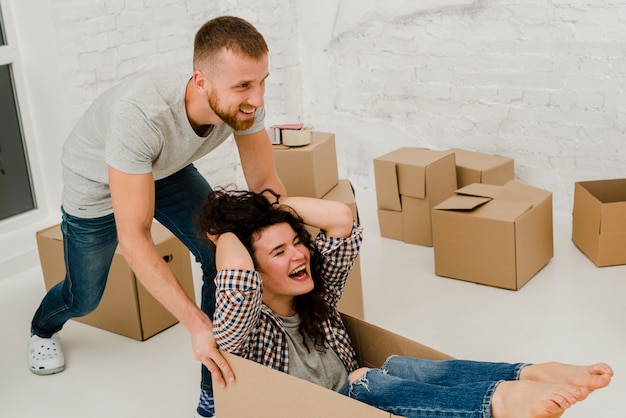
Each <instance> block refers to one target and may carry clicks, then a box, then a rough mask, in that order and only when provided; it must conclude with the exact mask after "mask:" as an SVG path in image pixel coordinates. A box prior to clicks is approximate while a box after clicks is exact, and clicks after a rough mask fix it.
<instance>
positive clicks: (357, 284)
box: [308, 179, 365, 319]
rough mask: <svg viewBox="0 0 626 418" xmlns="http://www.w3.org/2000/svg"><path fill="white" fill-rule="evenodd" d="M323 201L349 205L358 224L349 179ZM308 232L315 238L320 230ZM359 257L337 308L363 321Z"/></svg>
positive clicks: (357, 212)
mask: <svg viewBox="0 0 626 418" xmlns="http://www.w3.org/2000/svg"><path fill="white" fill-rule="evenodd" d="M322 199H326V200H332V201H335V202H342V203H345V204H346V205H348V207H350V209H351V210H352V217H353V218H354V219H355V220H356V221H357V222H358V221H359V211H358V209H357V205H356V198H355V196H354V188H353V187H352V184H351V183H350V180H348V179H341V180H339V182H338V183H337V185H336V186H335V187H333V188H332V189H331V190H330V191H329V192H328V193H326V195H324V197H323V198H322ZM308 230H309V232H310V233H311V235H312V236H313V237H315V236H316V235H317V234H318V232H319V229H318V228H314V227H311V226H308ZM360 260H361V259H360V257H357V258H356V260H355V262H354V268H353V269H352V272H351V273H350V276H349V277H348V280H347V281H346V287H345V288H344V291H343V296H342V297H341V299H340V300H339V304H338V305H337V308H338V309H339V311H340V312H343V313H346V314H348V315H351V316H354V317H357V318H360V319H363V318H364V317H365V308H364V306H363V285H362V280H361V261H360Z"/></svg>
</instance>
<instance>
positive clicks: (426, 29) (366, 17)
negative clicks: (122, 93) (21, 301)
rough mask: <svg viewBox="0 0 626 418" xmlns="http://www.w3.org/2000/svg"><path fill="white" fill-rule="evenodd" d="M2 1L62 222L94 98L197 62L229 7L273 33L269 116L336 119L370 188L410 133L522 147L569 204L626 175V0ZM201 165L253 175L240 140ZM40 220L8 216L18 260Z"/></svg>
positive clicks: (321, 124) (47, 202)
mask: <svg viewBox="0 0 626 418" xmlns="http://www.w3.org/2000/svg"><path fill="white" fill-rule="evenodd" d="M0 4H1V5H2V7H3V10H4V11H5V20H6V19H7V18H8V19H11V22H12V25H11V27H12V29H11V30H13V31H14V33H13V35H14V36H13V38H12V39H13V40H14V42H15V43H17V46H18V47H19V48H20V51H21V52H20V53H21V55H22V57H23V65H24V69H25V71H24V72H25V74H26V76H25V78H24V79H23V80H21V81H20V83H22V84H21V86H22V90H23V91H24V92H25V93H24V94H25V95H26V100H25V103H24V104H23V105H24V106H23V107H24V108H23V109H22V111H23V112H25V114H26V115H27V117H26V119H27V123H29V124H30V127H29V128H28V135H29V139H28V141H29V144H30V147H29V148H30V153H31V160H32V163H33V166H35V167H37V168H36V170H35V174H36V177H37V179H36V181H37V187H38V199H39V203H40V205H41V209H40V211H39V212H38V214H37V215H36V217H37V220H38V222H39V224H41V223H45V222H53V221H57V220H58V212H59V210H58V206H59V203H60V202H59V194H60V187H61V186H60V184H61V179H60V165H59V163H58V158H59V155H60V149H61V145H62V143H63V140H64V137H65V135H66V134H67V132H68V131H69V129H71V127H72V125H73V123H74V122H75V121H76V120H77V119H78V118H79V117H80V115H81V114H82V112H83V111H84V109H85V108H86V107H87V106H88V105H89V103H90V102H91V101H92V100H93V99H94V98H95V97H96V96H97V95H98V94H99V93H100V92H102V91H103V90H104V89H106V88H107V87H109V86H111V85H112V84H114V83H115V82H117V81H118V80H119V79H122V78H124V77H126V76H129V75H131V74H134V73H137V72H140V71H142V70H144V69H146V68H152V67H154V66H158V65H161V64H169V63H173V62H184V61H186V60H189V59H190V57H191V44H192V39H193V34H194V33H195V31H196V29H197V28H198V27H199V26H200V25H201V24H202V23H203V22H204V21H206V20H207V19H209V18H211V17H214V16H217V15H220V14H234V15H238V16H241V17H243V18H246V19H248V20H249V21H251V22H252V23H253V24H255V25H256V26H257V27H258V29H259V30H260V31H261V32H262V33H263V34H264V35H265V37H266V40H267V41H268V44H269V47H270V72H271V75H270V79H269V80H268V86H267V95H266V102H267V109H268V124H272V123H277V122H294V121H303V122H305V123H307V124H310V125H312V126H313V127H314V128H315V129H318V130H326V131H331V132H335V134H336V138H337V146H338V160H339V170H340V175H341V176H342V177H347V178H350V180H351V181H352V182H353V184H354V185H355V186H356V187H357V188H373V187H374V181H373V169H372V159H373V158H375V157H376V156H378V155H381V154H383V153H385V152H388V151H391V150H393V149H395V148H398V147H400V146H419V147H429V148H434V149H447V148H451V147H463V148H467V149H471V150H477V151H481V152H488V153H497V154H502V155H506V156H509V157H512V158H514V159H515V162H516V175H517V178H518V179H519V180H520V181H523V182H526V183H529V184H533V185H536V186H539V187H543V188H546V189H548V190H551V191H553V192H554V207H555V209H557V210H562V211H569V210H571V205H572V193H573V184H574V182H575V181H578V180H589V179H598V178H612V177H626V175H625V172H624V171H625V170H624V161H625V159H626V137H625V134H624V132H625V130H626V117H625V114H624V111H623V109H624V108H625V107H626V95H625V86H626V84H625V83H626V82H625V81H624V80H626V77H625V75H626V58H625V57H626V46H625V44H624V42H623V40H624V39H626V0H609V1H602V2H599V1H593V0H422V1H419V2H415V1H412V0H396V1H394V2H380V1H376V0H358V1H357V0H326V1H324V2H309V1H305V0H296V1H295V2H293V1H288V0H264V1H263V2H257V1H254V0H229V1H226V0H106V1H104V0H0ZM33 10H36V11H37V13H33ZM40 12H41V13H40ZM44 12H46V13H44ZM7 13H9V15H7ZM47 16H50V17H48V18H46V17H47ZM18 87H19V86H18ZM199 167H200V169H201V170H202V172H203V173H204V174H205V175H207V177H208V178H209V180H210V181H211V182H212V183H213V184H227V183H231V182H233V181H235V182H237V183H241V174H240V169H239V167H238V166H237V158H236V153H235V150H234V146H233V144H232V142H228V143H226V144H225V145H224V146H222V147H220V149H219V150H218V151H217V152H216V153H215V154H213V155H211V156H208V157H206V158H205V159H203V160H202V161H201V162H200V163H199ZM28 223H29V224H30V226H29V227H26V226H24V221H23V220H22V221H19V222H16V221H11V222H8V223H7V222H4V223H0V236H2V237H3V238H0V246H2V247H3V249H7V250H8V251H5V252H4V253H3V254H5V255H4V257H5V260H7V259H10V258H11V257H13V258H15V257H16V256H17V255H19V254H22V253H24V252H26V253H27V254H29V257H30V258H29V259H31V260H36V258H35V257H34V252H33V249H34V234H33V233H32V232H33V228H34V226H33V225H38V223H37V222H30V221H29V222H28ZM15 242H19V243H21V244H20V245H17V246H16V245H14V244H13V243H15ZM7 254H8V256H7ZM7 257H8V258H7ZM0 266H6V263H5V264H3V256H0ZM3 271H5V272H6V271H9V272H10V271H11V269H6V268H4V269H0V277H2V275H3V273H2V272H3Z"/></svg>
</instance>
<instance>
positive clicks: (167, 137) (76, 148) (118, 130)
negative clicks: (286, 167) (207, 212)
mask: <svg viewBox="0 0 626 418" xmlns="http://www.w3.org/2000/svg"><path fill="white" fill-rule="evenodd" d="M190 78H191V71H190V70H189V68H185V69H182V68H174V67H169V68H163V69H158V70H153V71H150V72H148V73H144V74H142V75H140V76H137V77H134V78H131V79H128V80H126V81H123V82H122V83H120V84H118V85H116V86H115V87H113V88H111V89H110V90H107V91H106V92H104V93H103V94H102V95H101V96H99V97H98V98H97V99H96V100H95V101H94V103H93V104H92V105H91V106H90V107H89V109H88V110H87V111H86V112H85V114H84V115H83V116H82V118H81V119H80V120H79V121H78V123H77V124H76V126H75V127H74V130H73V131H72V132H71V134H70V136H69V137H68V139H67V141H66V142H65V145H64V146H63V157H62V159H61V162H62V164H63V183H64V187H63V198H62V201H63V208H64V210H65V211H66V212H67V213H69V214H70V215H73V216H79V217H82V218H96V217H100V216H104V215H108V214H110V213H112V212H113V208H112V205H111V195H110V192H109V176H108V167H107V165H110V166H111V167H113V168H115V169H117V170H120V171H123V172H125V173H129V174H146V173H150V172H152V174H153V176H154V179H155V180H159V179H162V178H165V177H167V176H169V175H171V174H174V173H176V172H177V171H179V170H181V169H182V168H183V167H185V166H187V165H189V164H190V163H192V162H194V161H196V160H197V159H199V158H200V157H202V156H204V155H206V154H208V153H209V152H211V151H212V150H213V149H215V148H216V147H217V146H218V145H220V144H221V143H222V142H224V141H225V140H226V139H227V138H228V137H229V136H230V135H231V134H232V133H233V129H232V128H231V127H230V126H228V125H227V124H225V123H224V124H222V125H219V126H212V127H210V128H209V129H208V130H207V132H205V134H204V135H202V136H199V135H197V134H196V133H195V132H194V130H193V129H192V127H191V124H190V123H189V120H188V118H187V113H186V110H185V89H186V87H187V83H188V81H189V80H190ZM264 119H265V109H264V108H259V109H257V111H256V119H255V122H254V125H253V126H252V127H251V128H250V129H248V130H246V131H241V132H236V133H237V134H242V135H245V134H252V133H255V132H259V131H260V130H261V129H263V128H264Z"/></svg>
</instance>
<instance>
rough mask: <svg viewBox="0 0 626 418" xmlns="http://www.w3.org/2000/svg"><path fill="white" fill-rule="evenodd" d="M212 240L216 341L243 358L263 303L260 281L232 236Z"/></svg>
mask: <svg viewBox="0 0 626 418" xmlns="http://www.w3.org/2000/svg"><path fill="white" fill-rule="evenodd" d="M211 239H212V241H213V242H214V243H215V245H216V252H215V263H216V267H217V276H216V278H215V284H216V287H217V288H216V293H215V298H216V303H215V314H214V315H213V334H214V336H215V341H216V342H217V345H218V347H219V348H221V349H223V350H226V351H228V352H230V353H234V354H238V355H242V356H244V357H245V356H246V355H247V352H248V350H249V348H250V344H249V342H250V341H249V340H250V338H251V335H252V331H253V330H254V328H255V327H256V323H257V321H258V319H259V315H260V311H261V305H262V303H263V300H262V294H261V288H262V287H261V277H260V276H259V274H258V273H257V272H255V271H254V265H253V262H252V258H251V257H250V254H249V253H248V251H247V250H246V248H245V247H244V245H243V244H242V243H241V242H240V241H239V239H238V238H237V236H236V235H235V234H233V233H231V232H226V233H224V234H221V235H219V236H218V237H211Z"/></svg>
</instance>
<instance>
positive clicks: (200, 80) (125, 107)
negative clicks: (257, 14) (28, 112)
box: [29, 16, 285, 416]
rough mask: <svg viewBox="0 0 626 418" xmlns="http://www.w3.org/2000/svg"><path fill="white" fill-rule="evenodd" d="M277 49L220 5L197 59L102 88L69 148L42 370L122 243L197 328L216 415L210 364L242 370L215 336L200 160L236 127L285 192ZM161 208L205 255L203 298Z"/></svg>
mask: <svg viewBox="0 0 626 418" xmlns="http://www.w3.org/2000/svg"><path fill="white" fill-rule="evenodd" d="M267 54H268V48H267V45H266V43H265V40H264V39H263V36H262V35H261V34H260V33H259V32H258V31H257V30H256V29H255V28H254V27H253V26H252V25H251V24H250V23H248V22H246V21H244V20H242V19H239V18H236V17H230V16H224V17H218V18H216V19H213V20H210V21H208V22H207V23H205V24H204V25H203V26H202V27H201V28H200V29H199V30H198V32H197V33H196V37H195V41H194V57H193V71H191V69H189V68H187V69H183V70H180V71H179V70H174V69H172V68H169V69H160V70H155V71H151V72H149V73H146V74H142V75H140V76H138V77H135V78H132V79H129V80H126V81H124V82H122V83H121V84H119V85H117V86H115V87H113V88H112V89H110V90H108V91H106V92H105V93H103V94H102V95H101V96H100V97H98V98H97V99H96V100H95V101H94V103H93V104H92V105H91V107H90V108H89V109H88V110H87V112H86V113H85V115H84V116H83V117H82V118H81V119H80V121H79V122H78V123H77V125H76V127H75V128H74V130H73V131H72V133H71V134H70V136H69V137H68V139H67V141H66V143H65V145H64V147H63V157H62V163H63V181H64V189H63V198H62V202H63V208H62V209H63V219H62V228H61V229H62V231H63V236H64V249H65V260H66V270H67V273H66V277H65V280H64V281H62V282H61V283H59V284H58V285H57V286H55V287H53V288H52V289H50V291H49V292H48V293H47V294H46V296H45V297H44V299H43V301H42V302H41V305H40V306H39V308H38V309H37V311H36V313H35V315H34V318H33V321H32V325H31V339H30V343H29V365H30V370H31V371H32V372H33V373H35V374H53V373H58V372H61V371H63V370H64V369H65V358H64V355H63V352H62V351H61V347H60V343H59V336H58V332H59V331H60V330H61V329H62V327H63V325H64V324H65V322H67V321H68V320H69V319H71V318H74V317H78V316H83V315H86V314H88V313H90V312H92V311H93V310H94V309H95V308H96V307H97V306H98V303H99V302H100V299H101V296H102V292H103V291H104V287H105V285H106V279H107V275H108V271H109V267H110V265H111V261H112V258H113V254H114V252H115V249H116V247H117V246H118V244H119V247H120V249H121V252H122V254H123V255H124V257H125V259H126V261H127V262H128V264H129V265H130V266H131V268H132V269H133V271H134V272H135V274H136V276H137V277H138V278H139V280H140V281H141V282H142V283H143V285H144V286H145V287H146V288H147V289H148V291H150V292H151V293H152V294H153V295H154V296H155V297H156V298H157V299H158V300H159V301H160V302H161V303H162V304H163V305H164V306H165V307H166V308H167V309H168V310H169V311H170V312H172V314H174V315H175V316H176V317H177V318H178V320H179V321H180V322H181V323H182V324H183V325H184V326H185V328H186V329H187V330H188V331H189V333H190V335H191V339H192V346H193V350H194V355H195V357H196V358H197V359H198V360H199V361H201V362H202V364H203V372H202V384H201V389H202V391H201V397H200V399H201V403H200V406H199V407H198V410H197V412H198V414H200V415H202V416H213V414H214V410H213V398H212V386H211V375H210V373H209V371H210V372H211V373H214V374H215V376H216V378H217V381H218V382H220V383H221V384H225V383H226V381H228V380H231V379H232V378H233V373H232V370H231V369H230V368H229V366H228V364H227V363H226V361H225V360H224V358H223V357H222V356H221V355H220V354H219V351H218V350H217V348H216V344H215V341H214V339H213V333H212V323H211V317H212V316H213V311H214V309H215V284H214V277H215V263H214V253H213V252H214V249H213V248H209V246H207V245H206V242H205V241H204V240H199V239H198V233H197V231H196V229H195V227H194V215H195V213H196V211H197V210H198V208H199V207H200V206H201V205H202V204H203V203H204V201H205V199H206V196H207V195H208V193H209V192H210V191H211V186H210V185H209V183H208V182H207V180H206V179H205V178H204V177H203V176H202V175H201V174H200V173H199V172H198V171H197V170H196V168H195V167H194V165H193V162H194V161H196V160H197V159H198V158H200V157H202V156H204V155H206V154H208V153H209V152H211V151H212V150H214V149H215V148H216V147H217V146H218V145H220V144H221V143H222V142H224V141H225V140H226V139H227V138H228V137H229V136H230V135H231V134H233V135H234V138H235V142H236V144H237V148H238V151H239V157H240V160H241V165H242V168H243V173H244V176H245V179H246V182H247V184H248V188H249V189H250V190H252V191H261V190H264V189H271V190H274V191H275V192H276V193H279V194H281V195H285V190H284V187H283V185H282V183H281V182H280V180H279V178H278V176H277V174H276V171H275V169H274V162H273V161H274V160H273V157H272V150H271V145H270V140H269V137H268V135H267V131H266V130H265V127H264V118H265V109H264V107H263V105H264V101H263V95H264V93H265V80H266V78H267V77H268V57H267ZM153 219H157V220H158V221H159V222H160V223H162V224H163V225H164V226H166V227H167V228H168V229H169V230H170V231H171V232H172V233H173V234H174V235H176V236H177V237H178V238H179V239H180V240H181V241H182V242H183V243H184V244H185V245H186V246H187V247H188V248H189V250H190V251H191V252H192V254H193V255H194V256H195V258H196V260H197V261H198V262H199V263H201V265H202V271H203V281H204V282H203V287H202V303H201V308H198V306H197V305H196V304H195V301H192V300H191V299H190V298H189V297H188V296H187V294H186V293H185V292H184V290H183V289H182V288H181V286H180V285H179V284H178V281H177V279H176V277H175V276H174V274H173V273H172V271H171V270H170V269H169V267H168V266H167V264H166V263H165V262H164V260H163V259H162V258H161V257H160V256H159V254H158V252H157V250H156V247H155V245H154V243H153V241H152V237H151V235H150V227H151V224H152V221H153ZM85 367H88V366H87V365H85Z"/></svg>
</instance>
